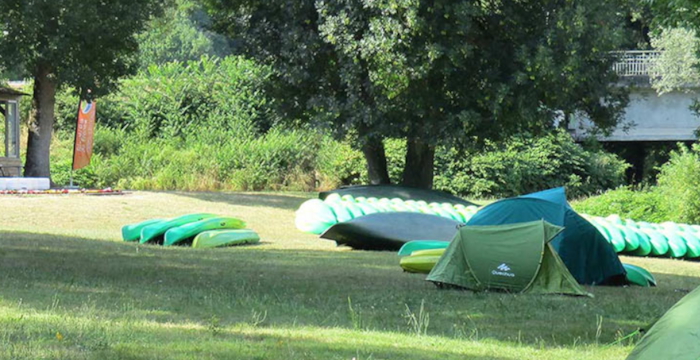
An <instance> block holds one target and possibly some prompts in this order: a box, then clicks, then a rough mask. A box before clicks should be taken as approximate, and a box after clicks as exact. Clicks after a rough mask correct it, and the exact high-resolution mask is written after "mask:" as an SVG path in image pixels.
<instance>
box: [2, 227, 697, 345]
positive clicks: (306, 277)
mask: <svg viewBox="0 0 700 360" xmlns="http://www.w3.org/2000/svg"><path fill="white" fill-rule="evenodd" d="M424 279H425V276H424V275H419V274H407V273H403V272H402V271H401V269H400V268H399V267H398V258H397V257H396V255H395V254H393V253H386V252H381V253H379V252H354V251H342V252H341V251H318V250H277V249H269V248H266V247H265V246H255V247H233V248H223V249H191V248H162V247H156V246H138V245H135V244H131V243H118V242H106V241H94V240H87V239H75V238H68V237H62V236H50V235H38V234H31V233H16V232H0V289H2V300H3V302H4V303H6V304H19V303H21V304H22V306H23V307H30V308H33V309H35V310H37V311H43V310H45V309H47V308H51V306H52V304H53V303H54V302H55V301H56V299H59V300H60V304H61V305H60V306H61V309H63V310H62V311H66V312H71V311H73V312H74V311H79V309H81V307H84V306H85V303H86V301H89V302H90V304H91V306H92V307H94V309H95V311H98V312H99V313H100V316H102V317H104V318H106V319H120V318H122V317H123V316H125V310H124V309H128V310H127V313H130V314H132V315H134V314H136V315H137V316H138V317H139V318H140V319H143V320H146V321H154V322H158V323H182V322H188V321H195V322H199V323H206V322H207V321H208V320H209V319H211V318H212V317H213V316H214V317H216V318H217V319H220V320H221V322H222V323H223V324H236V323H240V322H245V321H248V320H249V319H250V316H251V312H255V311H257V312H263V311H265V312H266V313H267V314H268V315H269V320H268V322H269V326H271V327H296V326H315V327H341V328H353V327H354V326H357V322H358V321H359V322H360V323H361V326H362V327H363V328H367V329H372V330H376V331H400V332H404V333H406V332H410V331H411V329H410V326H409V325H407V318H406V315H407V314H414V315H415V314H418V313H419V312H420V311H421V307H422V306H424V311H425V312H426V313H428V314H429V316H430V323H429V330H428V332H429V333H430V334H431V335H438V336H445V337H450V338H463V339H494V340H497V341H506V342H518V343H522V344H525V345H528V346H537V347H546V348H558V347H562V346H568V345H571V344H579V345H591V344H598V343H610V342H612V341H614V340H615V339H616V338H617V337H618V335H619V334H618V332H621V333H623V334H628V333H631V332H632V331H634V330H636V329H637V328H639V327H643V326H645V325H646V324H647V323H650V322H652V321H653V320H654V319H656V318H658V317H659V316H660V315H662V314H663V313H664V312H665V311H666V310H667V309H668V308H670V307H671V306H672V305H673V304H674V303H675V302H677V301H678V300H679V299H680V298H681V297H682V296H684V295H685V293H683V292H678V291H676V290H677V289H678V288H684V289H691V288H694V287H695V286H698V285H700V279H698V278H696V277H692V276H677V275H668V274H659V275H658V280H659V284H660V286H659V287H656V288H635V287H628V288H615V287H588V288H587V290H588V291H590V292H592V293H594V295H595V298H593V299H588V298H577V297H565V296H557V295H551V296H538V295H513V294H504V293H473V292H469V291H459V290H438V289H437V288H436V287H435V286H433V285H432V284H430V283H428V282H426V281H425V280H424ZM664 284H668V285H664ZM599 318H602V319H603V320H602V322H603V326H602V328H600V329H599V327H600V325H599V324H598V321H599ZM599 331H600V332H599ZM598 332H599V333H598ZM597 333H598V334H597Z"/></svg>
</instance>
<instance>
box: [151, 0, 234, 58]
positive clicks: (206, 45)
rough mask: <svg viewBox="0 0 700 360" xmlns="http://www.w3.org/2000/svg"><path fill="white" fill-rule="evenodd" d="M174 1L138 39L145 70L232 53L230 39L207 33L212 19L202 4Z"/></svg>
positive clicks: (185, 0) (183, 0)
mask: <svg viewBox="0 0 700 360" xmlns="http://www.w3.org/2000/svg"><path fill="white" fill-rule="evenodd" d="M170 1H172V4H170V6H168V7H166V9H165V11H164V13H163V15H162V16H160V17H157V18H154V19H152V20H151V21H149V23H148V26H147V28H146V31H144V32H143V33H141V34H139V35H138V36H137V40H138V43H139V52H138V61H139V63H140V66H141V68H143V69H145V68H148V67H149V66H150V65H161V64H165V63H168V62H172V61H181V62H186V61H191V60H198V59H199V58H201V57H202V56H204V55H207V56H216V57H225V56H227V55H230V54H231V48H230V45H229V40H228V39H226V38H224V37H223V36H221V35H219V34H216V33H212V32H211V31H209V30H207V27H208V26H209V17H208V16H207V14H206V13H205V12H204V10H203V9H202V6H201V4H200V3H199V2H198V1H193V0H170Z"/></svg>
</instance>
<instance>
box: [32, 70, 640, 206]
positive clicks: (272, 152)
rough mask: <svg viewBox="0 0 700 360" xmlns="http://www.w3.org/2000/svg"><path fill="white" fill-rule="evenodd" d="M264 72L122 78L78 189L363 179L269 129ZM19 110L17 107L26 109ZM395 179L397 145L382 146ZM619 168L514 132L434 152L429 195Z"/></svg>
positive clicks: (502, 191) (327, 155) (70, 116)
mask: <svg viewBox="0 0 700 360" xmlns="http://www.w3.org/2000/svg"><path fill="white" fill-rule="evenodd" d="M268 75H269V72H268V71H267V69H265V68H264V67H260V66H258V65H256V64H255V63H253V62H251V61H249V60H245V59H243V58H240V57H228V58H225V59H215V58H209V57H203V58H202V59H200V60H199V61H191V62H188V63H178V62H173V63H168V64H164V65H160V66H151V67H149V68H148V70H145V71H142V72H141V73H139V74H138V75H136V76H134V77H132V78H129V79H126V80H124V81H122V83H121V84H120V88H119V91H117V92H115V93H114V94H112V95H110V96H108V97H106V98H103V99H100V100H99V102H98V106H97V109H98V114H97V117H98V127H97V129H96V132H95V142H94V146H95V150H94V153H95V157H94V159H93V163H92V165H91V166H90V167H89V168H88V169H86V170H83V171H80V172H78V173H77V174H76V182H77V183H79V184H80V185H82V186H116V187H121V188H132V189H157V190H166V189H168V190H171V189H176V190H212V189H231V190H264V189H265V190H267V189H270V190H280V189H286V190H315V189H327V188H333V187H336V186H339V185H348V184H355V183H363V182H366V181H367V174H366V170H365V167H364V160H363V157H362V154H361V153H360V152H359V151H357V150H355V149H353V148H352V147H351V146H349V145H348V142H338V141H335V140H333V139H331V138H329V137H328V136H326V135H323V134H319V133H318V132H316V131H313V130H311V129H296V130H291V129H285V128H282V127H280V126H276V125H274V123H275V122H274V117H273V116H272V112H271V111H270V110H269V106H270V104H271V101H270V100H269V99H268V98H267V97H266V95H265V93H264V92H263V91H262V90H261V89H263V88H264V87H263V86H261V84H263V83H264V82H265V81H266V79H267V77H268ZM57 104H58V105H57V108H58V111H57V118H58V119H57V129H58V131H57V134H58V138H59V139H58V140H57V141H56V144H55V146H54V149H53V152H52V161H53V177H54V181H55V182H56V183H58V184H64V183H66V182H67V180H68V173H67V169H68V168H69V164H70V156H71V151H70V138H71V137H72V134H73V131H74V125H73V124H74V118H75V111H76V109H75V108H76V107H77V98H75V96H73V95H71V93H70V89H65V90H64V91H62V92H61V93H60V94H59V96H58V98H57ZM25 111H27V109H25ZM385 145H386V150H387V159H388V163H389V174H390V177H391V178H392V180H394V181H395V182H398V181H400V179H401V174H402V171H403V164H404V161H405V160H404V157H405V141H402V140H396V139H389V140H387V141H386V144H385ZM626 167H627V164H625V163H624V162H623V161H621V160H620V159H619V158H617V157H615V156H613V155H610V154H607V153H605V152H603V151H601V150H599V149H586V148H584V147H581V146H580V145H578V144H576V143H574V142H573V140H572V139H571V137H570V136H569V135H568V134H567V133H566V132H565V131H563V130H562V131H555V132H553V133H552V134H549V135H546V136H541V137H536V136H532V135H527V134H526V135H520V136H517V137H513V138H511V139H508V140H507V141H504V142H501V143H487V144H486V146H485V147H484V148H481V149H479V150H475V149H469V150H458V149H453V148H446V147H440V148H438V150H437V153H436V168H435V174H436V176H435V187H436V188H438V189H441V190H445V191H448V192H451V193H454V194H459V195H462V196H468V197H494V198H496V197H506V196H513V195H518V194H522V193H526V192H532V191H537V190H541V189H545V188H549V187H554V186H567V187H568V189H569V191H570V193H571V194H572V195H573V196H580V195H587V194H592V193H595V192H598V191H601V190H604V189H608V188H614V187H617V186H619V185H621V184H622V182H623V180H624V177H623V173H624V171H625V169H626Z"/></svg>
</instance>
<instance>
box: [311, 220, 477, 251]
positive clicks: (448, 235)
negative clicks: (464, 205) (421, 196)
mask: <svg viewBox="0 0 700 360" xmlns="http://www.w3.org/2000/svg"><path fill="white" fill-rule="evenodd" d="M461 225H464V224H463V223H461V222H459V221H455V220H451V219H447V218H443V217H440V216H436V215H428V214H421V213H407V212H394V213H376V214H370V215H365V216H362V217H359V218H356V219H352V220H350V221H347V222H343V223H338V224H335V225H333V226H332V227H330V228H329V229H328V230H326V231H325V232H324V233H323V234H322V235H321V238H322V239H327V240H334V241H335V242H336V243H337V244H338V245H346V246H349V247H351V248H353V249H359V250H393V251H397V250H399V249H400V248H401V246H403V244H405V243H407V242H409V241H414V240H426V239H429V240H436V241H448V242H449V241H450V240H452V238H453V237H454V234H455V233H456V232H457V228H458V226H461Z"/></svg>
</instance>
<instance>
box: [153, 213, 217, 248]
mask: <svg viewBox="0 0 700 360" xmlns="http://www.w3.org/2000/svg"><path fill="white" fill-rule="evenodd" d="M213 217H216V215H214V214H207V213H196V214H187V215H183V216H178V217H176V218H172V219H170V220H167V221H162V222H159V223H155V224H152V225H149V226H146V227H144V228H142V229H141V240H140V242H141V244H143V243H147V242H149V241H152V240H155V239H156V238H158V237H160V236H161V235H163V234H165V233H166V232H167V231H168V230H170V229H172V228H176V227H178V226H182V225H185V224H189V223H193V222H197V221H201V220H204V219H209V218H213Z"/></svg>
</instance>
